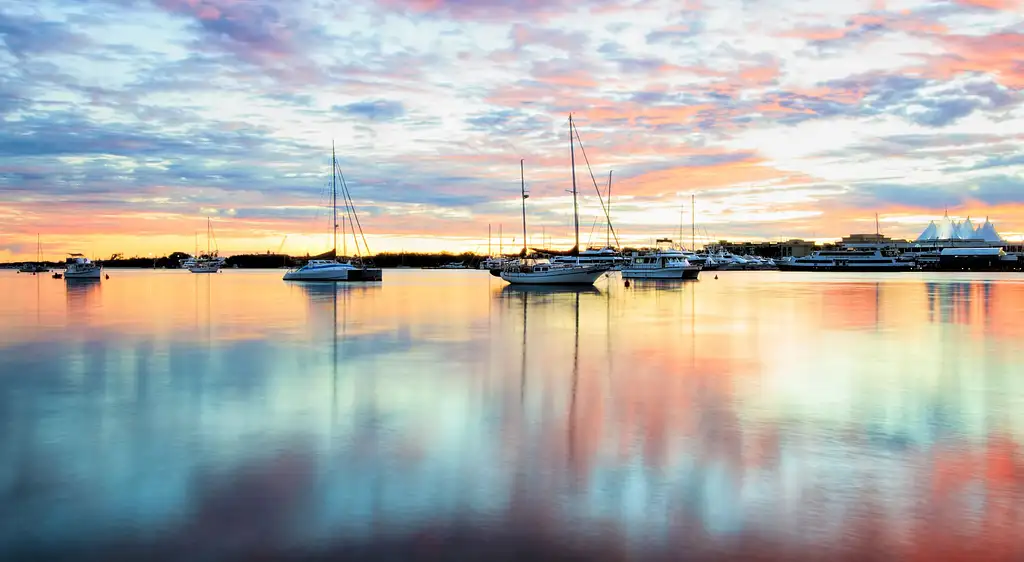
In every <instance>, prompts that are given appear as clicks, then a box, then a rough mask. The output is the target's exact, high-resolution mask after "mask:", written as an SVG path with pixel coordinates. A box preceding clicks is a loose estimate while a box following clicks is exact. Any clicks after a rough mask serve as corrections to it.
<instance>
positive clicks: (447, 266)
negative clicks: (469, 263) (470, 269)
mask: <svg viewBox="0 0 1024 562" xmlns="http://www.w3.org/2000/svg"><path fill="white" fill-rule="evenodd" d="M438 269H467V268H466V264H465V263H464V262H461V261H453V262H448V263H446V264H444V265H442V266H441V267H439V268H438Z"/></svg>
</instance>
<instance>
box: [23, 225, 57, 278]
mask: <svg viewBox="0 0 1024 562" xmlns="http://www.w3.org/2000/svg"><path fill="white" fill-rule="evenodd" d="M47 271H50V268H48V267H46V265H44V264H43V246H42V244H41V243H40V241H39V235H38V234H36V262H35V263H24V264H22V266H21V267H20V268H18V273H31V274H33V275H35V274H36V273H46V272H47Z"/></svg>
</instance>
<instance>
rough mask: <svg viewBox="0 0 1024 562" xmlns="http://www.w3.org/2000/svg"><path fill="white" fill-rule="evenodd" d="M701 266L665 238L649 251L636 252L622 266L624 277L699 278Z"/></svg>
mask: <svg viewBox="0 0 1024 562" xmlns="http://www.w3.org/2000/svg"><path fill="white" fill-rule="evenodd" d="M700 271H701V266H699V265H694V264H691V263H690V261H689V260H687V259H686V254H685V253H684V252H683V251H682V250H680V249H678V248H675V247H674V246H672V241H671V240H669V239H667V238H665V239H661V240H658V241H657V247H656V248H655V249H654V250H652V251H649V252H644V253H634V255H633V257H632V259H631V260H630V262H629V263H628V264H626V265H624V266H622V278H623V279H697V278H698V277H699V276H700Z"/></svg>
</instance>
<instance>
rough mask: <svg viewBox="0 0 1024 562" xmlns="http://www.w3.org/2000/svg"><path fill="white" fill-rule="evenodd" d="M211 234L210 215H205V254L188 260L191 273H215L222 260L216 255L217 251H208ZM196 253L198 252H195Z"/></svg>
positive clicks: (218, 269)
mask: <svg viewBox="0 0 1024 562" xmlns="http://www.w3.org/2000/svg"><path fill="white" fill-rule="evenodd" d="M212 236H213V227H212V226H211V225H210V217H206V254H205V255H201V256H199V257H197V258H195V259H193V260H192V261H190V262H188V270H189V271H191V272H192V273H217V272H218V271H220V266H221V265H223V263H224V260H223V259H222V258H219V257H217V252H216V251H213V252H210V238H212ZM196 253H198V252H196Z"/></svg>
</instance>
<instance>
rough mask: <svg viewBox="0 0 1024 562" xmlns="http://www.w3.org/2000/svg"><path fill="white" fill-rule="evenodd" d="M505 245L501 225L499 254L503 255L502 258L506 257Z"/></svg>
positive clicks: (499, 230)
mask: <svg viewBox="0 0 1024 562" xmlns="http://www.w3.org/2000/svg"><path fill="white" fill-rule="evenodd" d="M504 244H505V239H504V238H502V234H501V225H500V224H499V225H498V254H499V255H502V256H503V255H505V246H504Z"/></svg>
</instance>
